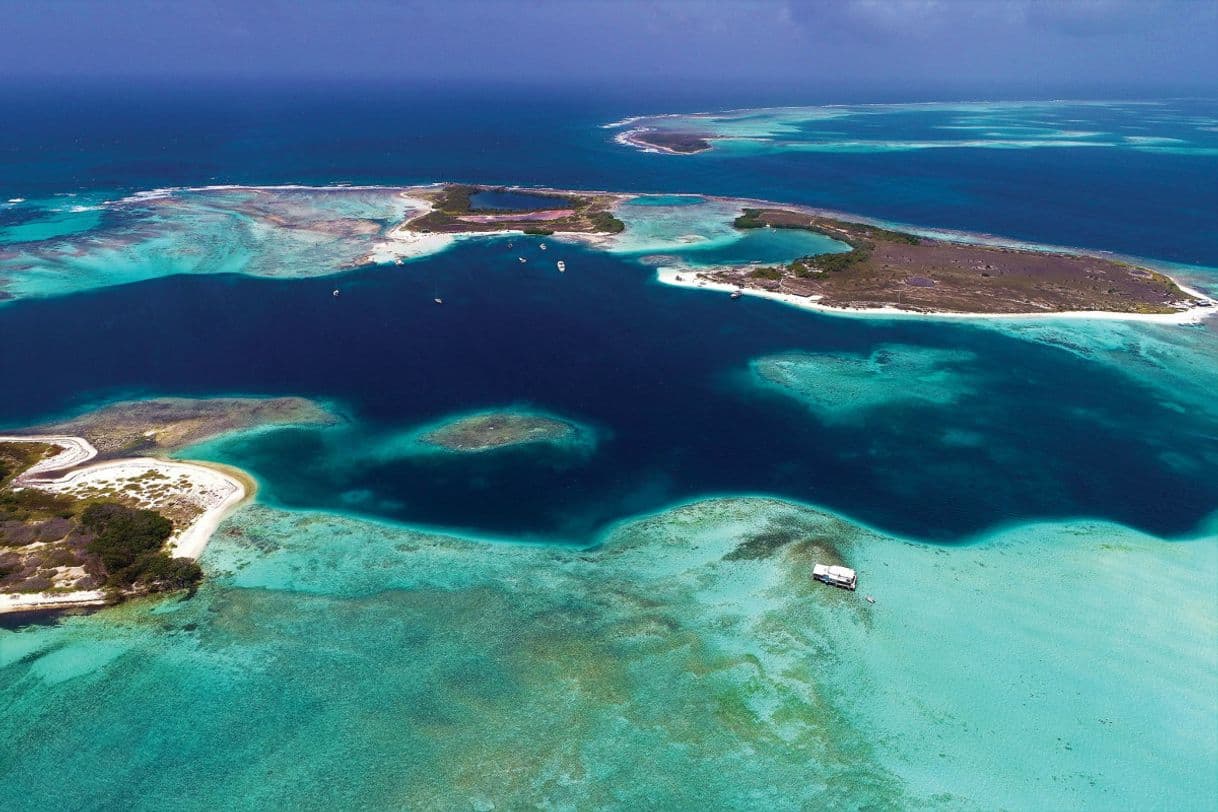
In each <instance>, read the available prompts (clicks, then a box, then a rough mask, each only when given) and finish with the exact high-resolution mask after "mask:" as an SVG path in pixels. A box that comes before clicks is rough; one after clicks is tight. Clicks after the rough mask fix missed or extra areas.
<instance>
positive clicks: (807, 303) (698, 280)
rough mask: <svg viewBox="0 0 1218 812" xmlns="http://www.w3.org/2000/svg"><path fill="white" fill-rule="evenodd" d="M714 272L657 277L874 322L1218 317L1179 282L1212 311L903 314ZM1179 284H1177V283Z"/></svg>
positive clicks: (666, 272) (668, 271)
mask: <svg viewBox="0 0 1218 812" xmlns="http://www.w3.org/2000/svg"><path fill="white" fill-rule="evenodd" d="M710 270H713V269H711V268H699V269H693V268H687V267H680V266H669V267H663V268H657V269H656V277H657V278H658V279H659V280H660V282H662V283H664V284H666V285H674V286H676V287H683V288H697V289H699V290H712V291H719V292H722V293H729V294H730V293H732V292H735V291H740V292H741V293H743V294H744V295H745V296H757V297H760V298H762V299H770V300H773V301H776V302H782V303H784V304H789V305H793V306H795V307H800V308H803V309H805V310H814V311H817V312H819V313H830V314H833V315H837V316H859V317H864V318H865V317H872V318H919V319H924V318H932V319H1024V320H1028V319H1092V320H1099V321H1142V322H1149V323H1152V324H1199V323H1201V322H1202V321H1204V320H1205V319H1207V318H1210V317H1212V316H1214V315H1215V314H1216V313H1218V303H1216V302H1215V301H1214V300H1213V299H1211V298H1210V297H1208V296H1206V295H1205V294H1203V293H1201V292H1199V291H1196V290H1193V289H1192V288H1188V287H1186V286H1184V285H1182V284H1180V283H1179V282H1176V284H1177V286H1178V287H1179V288H1180V290H1182V291H1184V292H1185V293H1187V294H1188V295H1189V296H1193V297H1195V298H1197V299H1199V300H1201V301H1205V302H1209V303H1210V304H1209V306H1208V307H1190V308H1188V309H1186V310H1181V311H1180V312H1178V313H1119V312H1116V311H1110V310H1066V311H1044V312H1031V313H958V312H951V311H927V310H902V309H901V308H897V307H831V306H829V305H824V304H821V303H820V301H819V300H818V299H817V298H815V297H812V296H797V295H795V294H793V293H778V292H775V291H768V290H759V289H757V288H742V287H738V286H736V285H728V284H723V283H720V282H713V281H711V280H709V279H705V278H703V277H700V276H699V275H698V273H699V272H700V271H701V272H705V271H710ZM1173 281H1175V280H1173Z"/></svg>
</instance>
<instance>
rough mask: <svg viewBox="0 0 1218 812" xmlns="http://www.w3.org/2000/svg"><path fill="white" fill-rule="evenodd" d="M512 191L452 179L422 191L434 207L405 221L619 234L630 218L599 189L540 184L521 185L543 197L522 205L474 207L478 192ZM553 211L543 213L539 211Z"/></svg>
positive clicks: (449, 229) (428, 228)
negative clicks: (576, 190)
mask: <svg viewBox="0 0 1218 812" xmlns="http://www.w3.org/2000/svg"><path fill="white" fill-rule="evenodd" d="M488 191H497V192H511V191H514V190H512V189H510V188H507V187H493V186H473V185H468V184H455V183H454V184H448V185H446V186H442V187H440V188H438V189H427V190H421V191H419V192H418V194H419V195H420V196H422V197H426V198H428V199H429V200H430V201H431V205H432V208H431V211H429V212H427V213H426V214H423V215H420V216H418V217H416V218H414V219H413V220H410V221H409V222H408V223H406V227H407V228H409V229H410V230H412V231H422V232H438V233H443V234H460V233H463V232H467V231H523V232H524V233H526V234H537V235H549V234H553V233H555V232H558V231H568V232H578V233H585V234H617V233H619V232H621V231H623V230H624V229H625V228H626V224H625V223H623V222H622V221H621V220H619V219H618V218H617V217H615V216H614V215H613V212H612V211H610V209H611V208H612V206H613V204H614V202H615V199H616V198H615V197H614V196H612V195H601V194H566V193H561V192H554V191H545V190H537V189H527V190H521V191H522V193H523V194H527V195H528V196H529V197H532V198H536V199H539V200H541V201H544V202H541V203H538V204H537V205H536V206H534V207H531V208H524V209H491V208H487V209H483V208H479V209H474V208H473V196H474V195H476V194H478V193H479V192H488ZM547 212H548V213H550V214H552V215H553V216H552V217H551V216H549V215H546V216H539V215H540V213H547Z"/></svg>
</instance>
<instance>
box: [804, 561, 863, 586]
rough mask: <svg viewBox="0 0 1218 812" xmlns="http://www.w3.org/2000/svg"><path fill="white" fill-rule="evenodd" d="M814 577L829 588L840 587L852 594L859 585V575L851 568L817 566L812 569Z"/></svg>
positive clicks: (832, 565) (827, 565)
mask: <svg viewBox="0 0 1218 812" xmlns="http://www.w3.org/2000/svg"><path fill="white" fill-rule="evenodd" d="M812 577H813V578H815V579H816V580H817V581H821V582H823V583H826V584H829V586H840V587H841V588H842V589H849V590H850V591H851V592H853V591H854V588H855V587H856V586H857V585H858V573H856V572H855V571H854V570H852V569H850V568H849V567H839V566H838V565H836V564H817V565H816V566H814V567H812Z"/></svg>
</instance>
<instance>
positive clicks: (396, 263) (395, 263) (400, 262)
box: [393, 257, 402, 265]
mask: <svg viewBox="0 0 1218 812" xmlns="http://www.w3.org/2000/svg"><path fill="white" fill-rule="evenodd" d="M393 264H394V265H401V264H402V258H401V257H398V258H397V259H395V260H394V261H393Z"/></svg>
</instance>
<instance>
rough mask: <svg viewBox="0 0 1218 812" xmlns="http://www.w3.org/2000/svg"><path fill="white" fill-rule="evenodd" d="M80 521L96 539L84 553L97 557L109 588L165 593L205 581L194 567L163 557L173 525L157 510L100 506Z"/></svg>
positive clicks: (91, 507)
mask: <svg viewBox="0 0 1218 812" xmlns="http://www.w3.org/2000/svg"><path fill="white" fill-rule="evenodd" d="M80 520H81V524H82V525H83V526H84V527H85V528H86V529H87V530H89V531H90V532H91V533H92V534H93V539H92V540H91V541H90V542H89V543H88V545H87V546H86V548H85V549H86V550H87V551H88V552H89V553H90V554H92V555H94V556H96V560H97V562H98V563H100V565H101V574H102V575H103V576H104V577H105V579H106V580H105V583H106V586H107V587H110V588H114V589H131V588H136V589H138V590H139V591H143V592H161V591H166V590H172V589H183V588H186V587H190V586H193V585H195V584H197V583H198V582H199V580H200V579H202V577H203V571H202V569H200V567H199V565H198V564H196V563H195V562H194V561H191V560H190V559H186V558H171V557H170V556H169V554H168V553H166V552H164V549H163V548H164V546H165V542H166V541H168V539H169V537H170V535H172V534H173V522H171V521H169V519H166V518H165V517H164V516H162V515H161V514H159V513H157V512H156V511H154V510H142V509H139V508H130V507H127V506H125V505H120V504H117V503H113V502H109V503H99V504H93V505H89V506H88V507H87V508H85V510H84V511H83V512H82V513H81V516H80Z"/></svg>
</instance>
